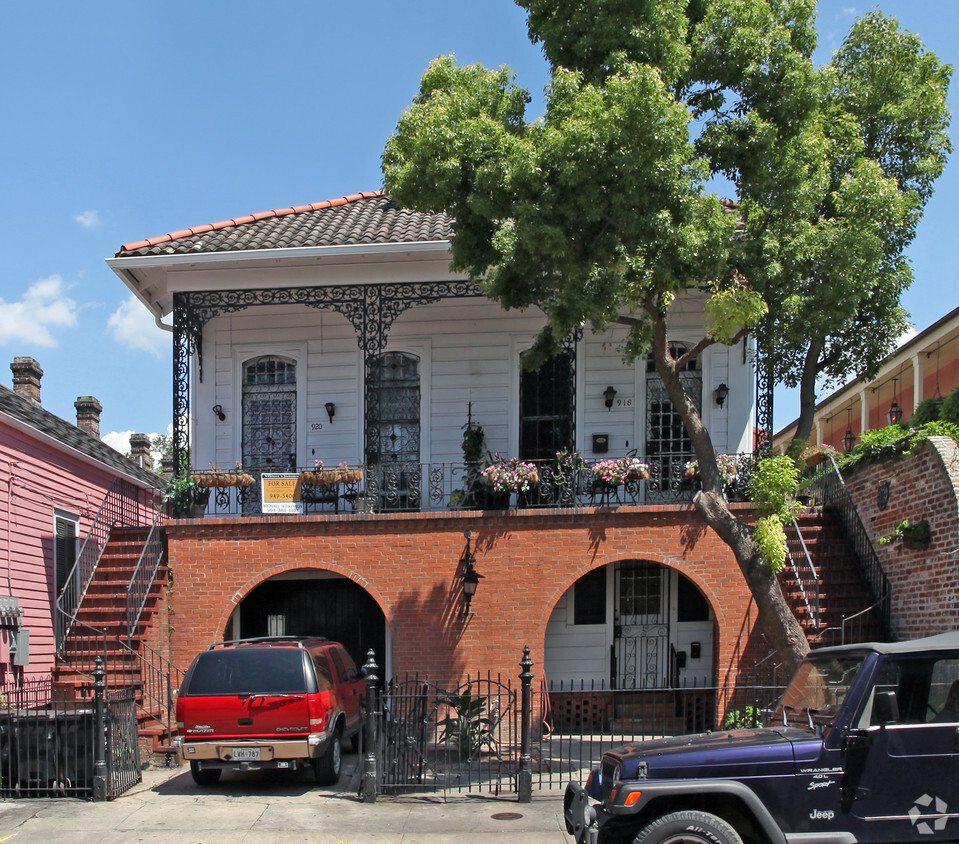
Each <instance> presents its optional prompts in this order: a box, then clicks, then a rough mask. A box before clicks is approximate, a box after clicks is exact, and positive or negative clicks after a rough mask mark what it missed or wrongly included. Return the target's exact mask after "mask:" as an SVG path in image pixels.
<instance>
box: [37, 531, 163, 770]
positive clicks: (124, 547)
mask: <svg viewBox="0 0 959 844" xmlns="http://www.w3.org/2000/svg"><path fill="white" fill-rule="evenodd" d="M148 536H149V528H128V527H121V528H114V529H113V530H112V531H111V533H110V538H109V540H108V542H107V544H106V546H105V548H104V550H103V554H102V556H101V558H100V562H99V564H98V566H97V569H96V572H95V574H94V576H93V579H92V580H91V581H90V584H89V587H88V588H87V591H86V594H85V595H84V597H83V600H82V602H81V604H80V607H79V609H78V611H77V617H76V621H75V623H74V625H73V627H72V628H71V630H70V632H69V633H68V635H67V637H66V639H65V641H64V643H63V647H62V653H61V654H59V655H58V658H57V665H56V667H55V669H54V688H55V689H56V694H57V697H58V699H59V700H60V701H64V702H83V701H87V700H91V699H92V693H93V676H92V673H93V667H94V665H95V661H96V658H97V657H98V656H99V657H100V658H101V659H102V660H103V663H104V667H105V669H106V682H107V686H108V688H120V687H128V688H129V687H132V688H133V689H134V690H135V692H136V700H137V717H138V722H139V733H140V739H141V741H140V749H141V754H144V753H145V754H147V755H148V756H149V755H153V754H156V753H164V754H166V753H169V752H170V739H171V737H172V736H171V732H172V731H171V727H170V725H171V722H172V713H169V712H168V711H167V709H168V707H167V705H166V703H167V701H168V700H169V696H168V692H169V690H171V689H175V688H177V687H178V686H179V682H180V679H181V676H180V674H179V672H177V671H175V670H173V669H171V666H170V665H169V663H167V662H166V661H165V660H163V659H162V657H161V656H160V655H159V654H156V653H155V652H153V651H152V650H151V649H150V648H149V647H148V646H147V645H146V643H145V641H144V640H145V637H146V633H147V631H148V630H149V629H150V627H151V625H152V624H153V621H154V616H155V614H156V611H157V607H158V604H159V600H160V598H161V596H162V590H163V588H164V586H165V585H166V583H167V579H168V576H169V570H168V567H167V565H166V561H165V558H164V560H162V561H161V563H160V565H159V567H158V569H157V572H156V576H155V577H154V578H153V582H152V583H150V584H148V589H147V591H146V600H145V603H144V606H143V611H142V613H141V614H140V617H139V620H138V622H137V623H136V625H135V627H134V628H133V630H132V632H131V631H130V630H129V627H128V624H129V622H128V620H127V596H128V593H129V592H130V588H131V582H132V580H133V577H134V572H135V571H136V568H137V563H138V561H139V559H140V554H141V552H142V551H143V549H144V546H145V544H146V543H147V539H148Z"/></svg>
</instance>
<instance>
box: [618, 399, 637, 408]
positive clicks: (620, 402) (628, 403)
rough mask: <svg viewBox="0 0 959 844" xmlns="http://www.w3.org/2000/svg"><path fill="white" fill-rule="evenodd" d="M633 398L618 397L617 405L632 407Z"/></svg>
mask: <svg viewBox="0 0 959 844" xmlns="http://www.w3.org/2000/svg"><path fill="white" fill-rule="evenodd" d="M632 406H633V400H632V399H616V407H632Z"/></svg>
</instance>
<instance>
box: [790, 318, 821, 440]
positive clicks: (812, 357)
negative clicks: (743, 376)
mask: <svg viewBox="0 0 959 844" xmlns="http://www.w3.org/2000/svg"><path fill="white" fill-rule="evenodd" d="M822 348H823V341H822V338H819V337H817V338H815V339H813V340H811V341H810V343H809V348H808V349H807V350H806V359H805V361H804V362H803V369H802V375H801V376H800V379H799V419H798V420H797V421H796V433H795V434H794V435H793V440H792V443H791V444H790V452H792V445H793V444H794V443H798V442H800V441H801V442H803V443H809V442H810V440H809V437H810V435H811V434H812V425H813V422H814V421H815V417H816V376H817V375H818V374H819V354H820V352H822Z"/></svg>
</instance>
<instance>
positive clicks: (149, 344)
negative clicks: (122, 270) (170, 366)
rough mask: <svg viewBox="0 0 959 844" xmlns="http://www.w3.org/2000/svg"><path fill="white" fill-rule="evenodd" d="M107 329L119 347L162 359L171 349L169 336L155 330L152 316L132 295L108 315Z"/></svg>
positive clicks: (159, 330)
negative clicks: (138, 350)
mask: <svg viewBox="0 0 959 844" xmlns="http://www.w3.org/2000/svg"><path fill="white" fill-rule="evenodd" d="M107 328H108V330H109V331H110V334H111V335H112V336H113V339H114V340H116V341H117V342H118V343H119V344H120V345H122V346H128V347H130V348H131V349H140V350H141V351H144V352H148V353H149V354H151V355H153V356H154V357H157V358H162V357H163V355H164V354H165V353H166V352H167V350H168V349H170V348H171V347H172V341H171V340H170V334H169V333H168V332H166V331H164V330H163V329H162V328H157V325H156V321H155V320H154V319H153V314H151V313H150V312H149V311H148V310H147V309H146V308H145V307H144V306H143V304H142V303H140V302H139V301H137V299H136V297H135V296H133V294H130V297H129V298H128V299H127V300H126V301H125V302H124V303H123V304H122V305H120V307H119V308H117V309H116V310H115V311H114V312H113V313H112V314H110V318H109V319H108V320H107Z"/></svg>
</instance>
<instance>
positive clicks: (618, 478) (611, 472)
mask: <svg viewBox="0 0 959 844" xmlns="http://www.w3.org/2000/svg"><path fill="white" fill-rule="evenodd" d="M593 474H594V475H596V480H597V481H599V482H600V483H601V484H605V485H606V486H610V487H616V486H621V485H622V484H624V483H626V482H627V481H643V480H647V479H648V478H649V466H648V465H647V464H645V463H643V461H642V460H639V459H638V458H636V457H620V458H617V459H613V460H601V461H600V462H599V463H596V464H594V466H593Z"/></svg>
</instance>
